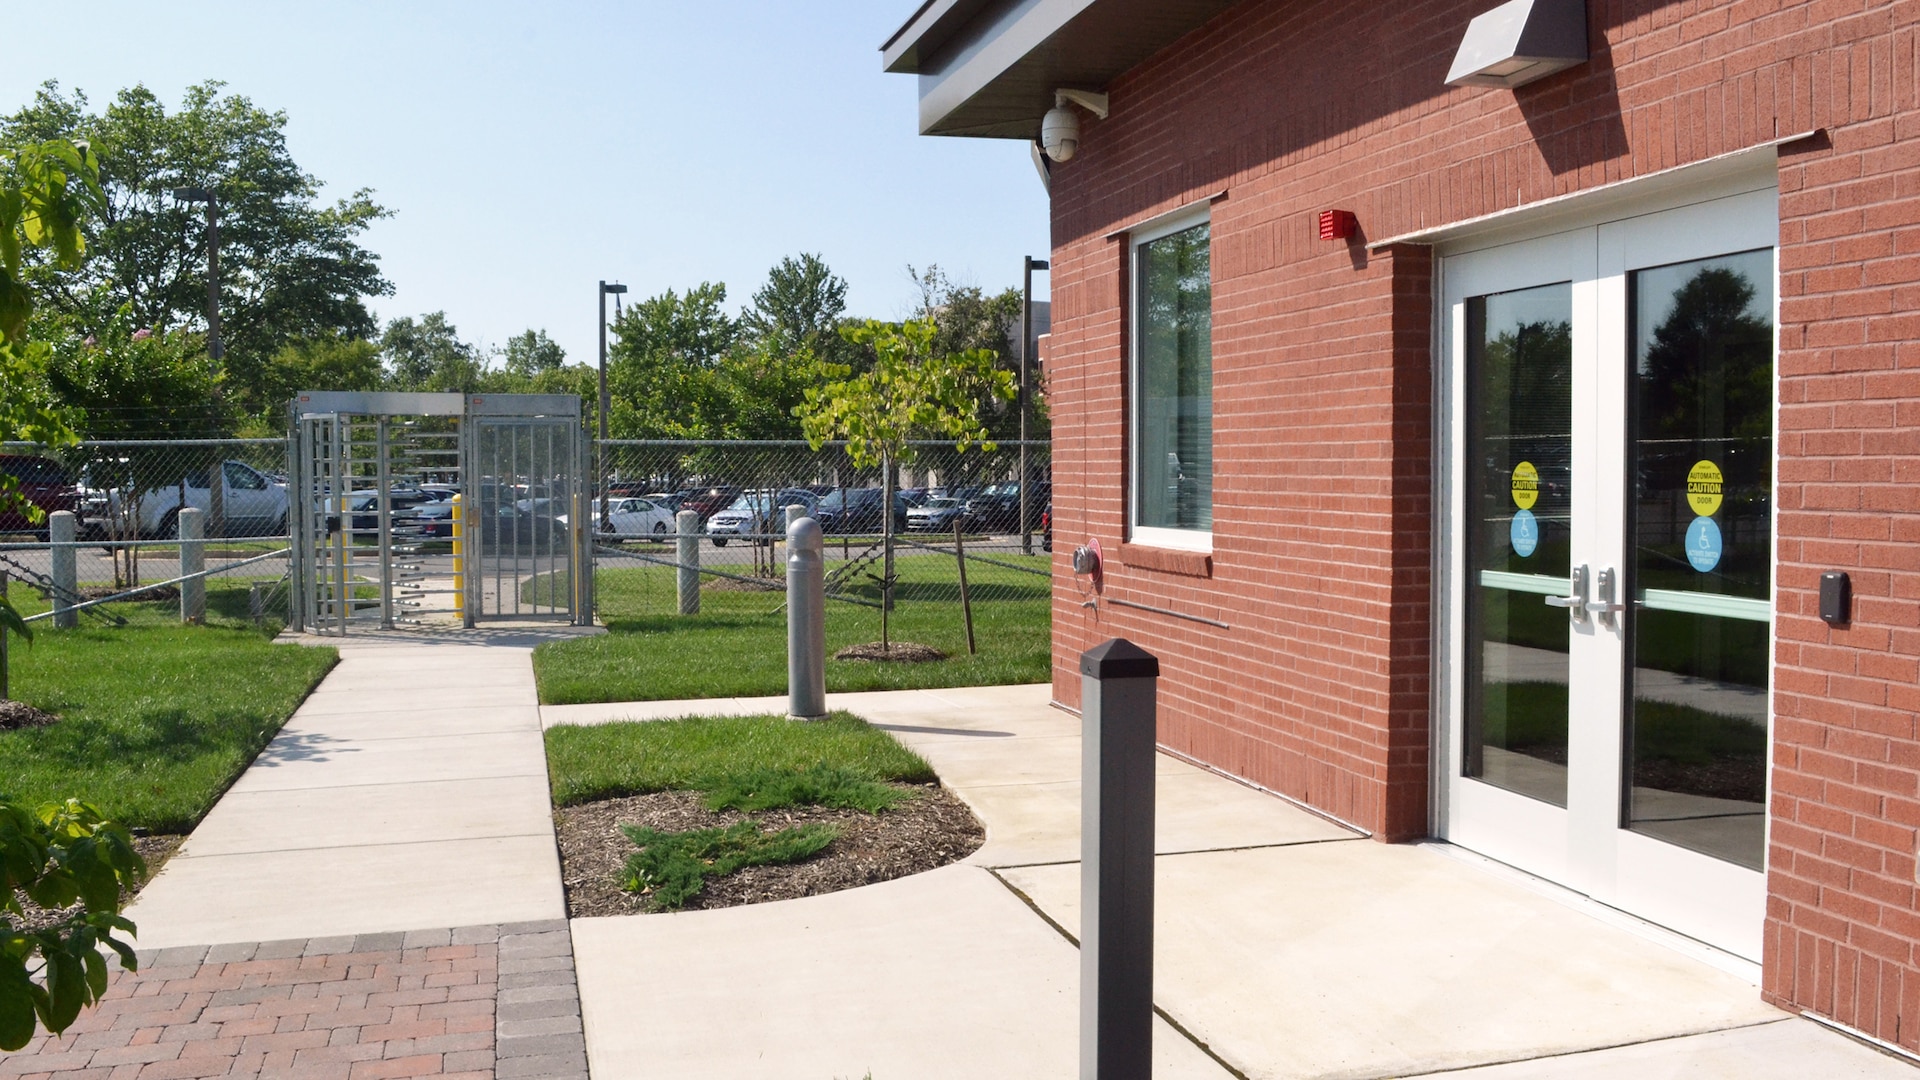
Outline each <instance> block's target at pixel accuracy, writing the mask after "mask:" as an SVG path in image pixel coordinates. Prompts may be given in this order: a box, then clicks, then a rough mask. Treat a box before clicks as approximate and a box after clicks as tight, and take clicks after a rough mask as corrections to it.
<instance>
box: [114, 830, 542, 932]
mask: <svg viewBox="0 0 1920 1080" xmlns="http://www.w3.org/2000/svg"><path fill="white" fill-rule="evenodd" d="M565 914H566V907H565V904H564V902H563V899H562V895H561V889H560V861H559V855H558V854H557V852H556V850H555V848H554V843H553V836H552V834H551V833H548V834H547V835H545V836H509V837H494V838H489V839H481V840H452V839H443V840H435V841H433V842H430V843H415V844H369V845H360V846H357V847H340V848H308V849H302V850H293V851H275V852H261V853H254V854H247V855H213V856H205V857H198V856H196V857H185V856H183V857H180V858H176V859H173V860H170V861H169V862H168V863H167V865H166V866H165V867H163V868H162V869H161V871H160V873H159V874H157V875H155V876H154V879H153V881H152V882H151V883H149V884H148V885H147V887H146V888H145V889H144V890H142V891H141V893H140V896H139V897H138V898H137V899H136V900H135V901H134V902H133V905H132V906H131V907H130V908H128V910H127V917H128V918H129V919H132V920H133V922H134V924H135V925H137V926H138V927H139V928H140V934H139V937H138V938H137V939H136V941H137V944H138V945H139V947H140V948H142V949H154V948H160V949H164V948H169V947H171V946H175V945H220V944H225V943H228V942H237V941H274V940H279V939H282V938H296V937H301V938H305V937H328V936H333V935H342V934H373V933H381V932H384V931H393V930H414V929H419V928H420V927H424V926H475V925H479V924H481V923H500V922H525V921H531V920H535V919H558V918H564V917H565Z"/></svg>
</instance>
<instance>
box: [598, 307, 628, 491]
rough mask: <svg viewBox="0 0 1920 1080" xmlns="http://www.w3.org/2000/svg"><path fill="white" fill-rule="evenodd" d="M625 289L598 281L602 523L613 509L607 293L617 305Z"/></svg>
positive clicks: (611, 405) (611, 403) (611, 401)
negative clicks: (609, 483)
mask: <svg viewBox="0 0 1920 1080" xmlns="http://www.w3.org/2000/svg"><path fill="white" fill-rule="evenodd" d="M626 291H627V287H626V286H625V285H620V284H613V285H609V284H607V283H606V282H604V281H602V282H601V283H600V443H601V445H600V446H599V447H598V449H599V451H600V522H601V524H603V525H604V524H606V523H607V522H608V521H609V520H610V515H611V514H612V511H613V500H612V499H611V498H610V497H608V495H607V448H606V445H605V443H606V441H607V412H608V410H609V409H611V408H612V407H613V399H612V397H611V396H610V395H609V394H608V393H607V294H608V293H612V294H613V295H614V296H615V297H616V299H615V300H614V304H615V305H616V306H618V305H619V303H620V301H619V299H617V298H618V297H619V296H620V294H621V293H624V292H626Z"/></svg>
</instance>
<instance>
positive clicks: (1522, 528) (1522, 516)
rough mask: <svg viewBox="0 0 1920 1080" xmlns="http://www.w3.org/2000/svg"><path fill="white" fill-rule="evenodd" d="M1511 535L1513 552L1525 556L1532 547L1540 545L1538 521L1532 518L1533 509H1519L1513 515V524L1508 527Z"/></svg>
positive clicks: (1529, 553)
mask: <svg viewBox="0 0 1920 1080" xmlns="http://www.w3.org/2000/svg"><path fill="white" fill-rule="evenodd" d="M1508 535H1510V536H1512V537H1513V553H1514V554H1515V555H1518V556H1520V557H1521V558H1523V559H1524V558H1526V557H1527V556H1529V555H1531V554H1533V549H1534V548H1537V547H1539V546H1540V523H1539V522H1538V521H1535V520H1534V518H1533V511H1531V510H1520V511H1516V512H1515V513H1514V515H1513V526H1512V527H1511V528H1510V529H1508Z"/></svg>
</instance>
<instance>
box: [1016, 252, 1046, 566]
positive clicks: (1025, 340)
mask: <svg viewBox="0 0 1920 1080" xmlns="http://www.w3.org/2000/svg"><path fill="white" fill-rule="evenodd" d="M1047 268H1048V267H1047V260H1045V259H1036V258H1034V257H1033V256H1031V255H1028V256H1027V257H1026V266H1025V268H1024V270H1023V271H1022V273H1021V279H1022V281H1021V286H1020V553H1021V554H1022V555H1031V554H1033V534H1032V533H1031V532H1029V531H1028V528H1027V522H1028V518H1027V496H1028V492H1030V491H1032V490H1033V479H1032V478H1031V477H1029V476H1028V475H1027V401H1028V397H1029V395H1030V394H1031V393H1032V391H1030V390H1029V389H1028V383H1029V382H1030V381H1031V380H1030V379H1029V377H1028V375H1027V369H1028V368H1030V367H1031V366H1032V363H1033V358H1032V357H1031V356H1030V355H1028V354H1030V353H1031V352H1033V272H1034V271H1035V270H1045V269H1047Z"/></svg>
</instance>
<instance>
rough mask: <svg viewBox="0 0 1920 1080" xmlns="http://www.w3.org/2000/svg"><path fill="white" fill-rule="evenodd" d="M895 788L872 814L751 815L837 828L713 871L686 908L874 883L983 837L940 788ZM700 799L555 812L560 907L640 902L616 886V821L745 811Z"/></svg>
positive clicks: (662, 797) (659, 797)
mask: <svg viewBox="0 0 1920 1080" xmlns="http://www.w3.org/2000/svg"><path fill="white" fill-rule="evenodd" d="M893 786H895V787H897V788H899V789H901V790H902V791H907V792H910V793H911V797H910V798H907V799H904V800H902V801H901V802H899V803H898V804H896V805H895V806H894V807H893V809H891V810H885V811H882V812H880V813H879V814H874V815H868V814H865V813H863V812H861V811H859V810H828V809H823V808H821V807H817V806H796V807H791V808H788V809H785V810H769V811H764V812H762V813H759V814H755V815H752V816H753V818H754V819H755V820H756V821H758V822H759V823H760V825H761V826H762V827H763V828H765V829H767V830H768V831H773V830H776V829H784V828H787V827H788V826H791V825H804V824H808V823H811V822H830V823H832V824H833V825H835V826H837V827H838V828H839V830H840V835H839V836H838V837H836V838H835V839H834V841H833V843H831V844H829V845H827V848H826V850H824V851H822V852H821V853H820V854H819V855H816V856H814V857H813V858H811V859H808V860H807V861H806V862H802V863H795V864H793V865H791V866H750V867H747V868H746V869H744V870H741V871H739V872H737V873H734V874H731V875H729V876H727V877H723V878H715V879H710V880H709V881H708V882H707V885H706V888H705V889H704V890H702V891H701V893H700V894H699V895H698V896H695V897H694V898H693V899H692V900H691V901H689V902H688V903H687V905H686V907H687V909H694V908H723V907H736V906H738V905H741V904H758V903H763V902H765V901H768V900H790V899H793V898H794V897H799V896H813V895H816V894H819V893H829V892H838V891H839V890H841V889H851V888H854V887H856V886H860V885H871V884H873V883H874V882H877V881H888V880H891V879H893V878H897V877H905V876H907V875H908V874H918V873H920V872H921V871H924V870H932V869H934V868H936V867H940V866H945V865H947V864H948V863H952V862H958V861H959V860H961V859H964V858H966V857H967V856H968V855H971V854H973V852H974V851H975V850H977V849H978V848H979V847H980V845H981V844H982V843H983V842H984V841H985V840H986V830H985V829H983V828H982V827H981V825H980V822H979V820H978V819H976V818H975V817H974V816H973V811H971V810H969V809H967V805H966V804H965V803H963V802H961V801H960V800H959V799H957V798H955V797H954V796H953V794H952V793H951V792H949V791H947V790H946V789H945V788H942V787H940V786H939V785H938V784H895V785H893ZM701 798H702V797H701V795H700V793H698V792H693V791H662V792H657V793H655V794H652V795H636V796H632V797H630V798H624V799H605V800H602V801H600V802H592V803H583V804H581V805H579V806H570V807H567V808H566V809H564V810H559V811H556V812H555V813H554V826H555V829H556V831H557V832H558V833H559V836H560V875H561V879H562V881H563V882H564V883H565V885H566V892H567V914H568V915H569V916H570V917H572V918H576V919H578V918H582V917H585V916H591V915H635V914H640V913H642V912H644V911H645V910H646V899H645V898H644V897H641V896H638V895H635V894H633V893H629V892H625V891H623V890H622V889H621V888H620V871H621V868H622V866H624V865H625V863H626V861H627V856H628V855H630V854H632V853H633V851H634V850H635V849H634V846H633V842H632V841H631V840H628V839H627V838H626V836H625V834H623V833H621V831H620V826H621V825H639V826H643V827H648V828H654V829H659V830H662V831H675V832H677V831H682V830H686V829H705V828H713V827H724V826H727V825H732V824H733V823H735V822H737V821H740V820H742V819H743V818H744V817H746V816H747V815H744V814H741V813H740V812H738V811H735V810H723V811H720V812H718V813H715V812H713V811H710V810H708V809H707V808H706V807H705V806H704V805H703V804H702V803H701Z"/></svg>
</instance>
